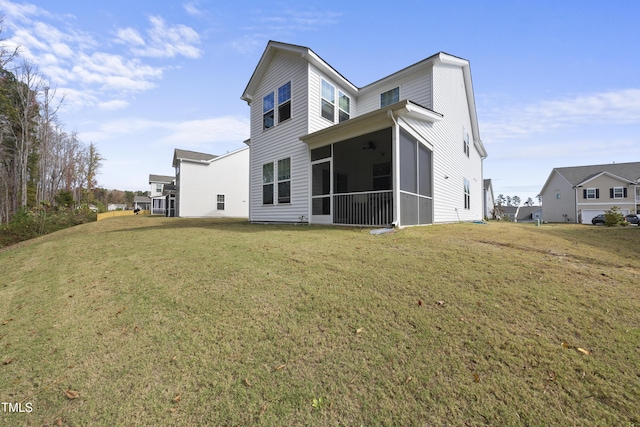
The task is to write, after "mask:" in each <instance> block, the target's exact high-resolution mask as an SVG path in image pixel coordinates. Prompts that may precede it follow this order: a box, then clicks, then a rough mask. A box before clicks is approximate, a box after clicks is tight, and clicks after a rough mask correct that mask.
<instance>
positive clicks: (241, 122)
mask: <svg viewBox="0 0 640 427" xmlns="http://www.w3.org/2000/svg"><path fill="white" fill-rule="evenodd" d="M149 132H153V133H154V134H156V135H158V137H157V139H156V141H158V143H160V144H162V145H170V146H174V147H175V146H179V147H184V148H196V149H197V148H198V147H200V146H205V145H209V144H216V143H227V142H232V143H241V142H243V141H244V140H246V139H247V138H249V119H248V118H246V117H242V116H223V117H211V118H205V119H199V120H186V121H180V122H171V121H155V120H144V119H121V120H114V121H109V122H104V123H101V124H99V125H98V126H97V128H96V130H95V131H92V132H85V133H83V134H81V135H80V136H81V139H82V140H86V141H94V142H99V141H106V140H111V139H118V137H119V136H120V135H129V136H131V135H133V134H136V133H145V134H148V133H149Z"/></svg>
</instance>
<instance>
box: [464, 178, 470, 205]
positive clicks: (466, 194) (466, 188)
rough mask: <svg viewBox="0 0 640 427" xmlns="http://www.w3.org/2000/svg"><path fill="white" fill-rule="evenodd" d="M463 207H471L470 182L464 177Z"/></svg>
mask: <svg viewBox="0 0 640 427" xmlns="http://www.w3.org/2000/svg"><path fill="white" fill-rule="evenodd" d="M464 208H465V209H471V184H470V183H469V180H468V179H467V178H464Z"/></svg>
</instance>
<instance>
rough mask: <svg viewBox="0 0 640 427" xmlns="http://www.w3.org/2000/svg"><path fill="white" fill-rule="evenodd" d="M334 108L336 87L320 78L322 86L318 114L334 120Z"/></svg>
mask: <svg viewBox="0 0 640 427" xmlns="http://www.w3.org/2000/svg"><path fill="white" fill-rule="evenodd" d="M335 109H336V88H335V87H334V86H333V85H332V84H331V83H329V82H328V81H326V80H325V79H322V88H321V95H320V114H321V115H322V117H324V118H325V119H327V120H330V121H331V122H334V121H335Z"/></svg>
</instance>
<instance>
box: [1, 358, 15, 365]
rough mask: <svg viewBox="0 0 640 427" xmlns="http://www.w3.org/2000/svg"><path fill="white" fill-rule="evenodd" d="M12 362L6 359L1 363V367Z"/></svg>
mask: <svg viewBox="0 0 640 427" xmlns="http://www.w3.org/2000/svg"><path fill="white" fill-rule="evenodd" d="M11 362H13V359H7V360H5V361H4V362H2V364H3V365H8V364H9V363H11Z"/></svg>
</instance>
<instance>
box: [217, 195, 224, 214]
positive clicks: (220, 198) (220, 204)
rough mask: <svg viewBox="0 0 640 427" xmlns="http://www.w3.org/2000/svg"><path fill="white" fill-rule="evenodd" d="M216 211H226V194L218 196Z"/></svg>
mask: <svg viewBox="0 0 640 427" xmlns="http://www.w3.org/2000/svg"><path fill="white" fill-rule="evenodd" d="M216 209H217V210H219V211H223V210H224V194H218V195H216Z"/></svg>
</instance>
